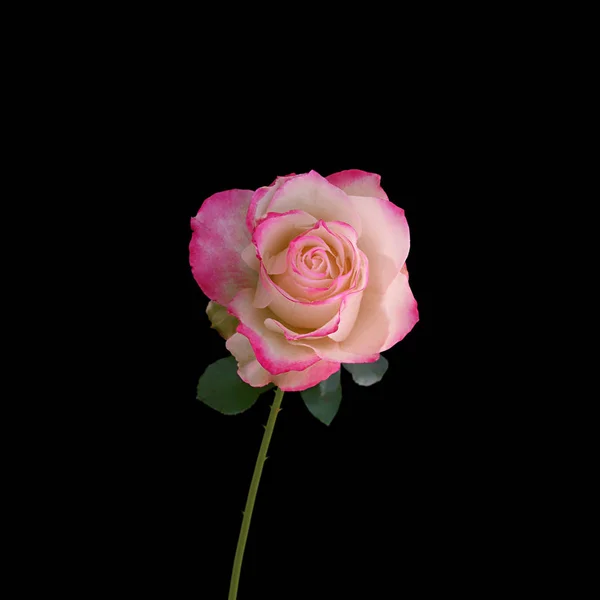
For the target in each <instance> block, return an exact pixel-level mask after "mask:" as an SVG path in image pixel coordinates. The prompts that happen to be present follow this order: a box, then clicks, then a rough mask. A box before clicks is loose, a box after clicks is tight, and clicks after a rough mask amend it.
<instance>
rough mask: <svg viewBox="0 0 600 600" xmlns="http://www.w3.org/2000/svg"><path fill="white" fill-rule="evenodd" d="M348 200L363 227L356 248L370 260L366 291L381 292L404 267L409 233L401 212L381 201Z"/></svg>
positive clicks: (408, 245)
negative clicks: (367, 288)
mask: <svg viewBox="0 0 600 600" xmlns="http://www.w3.org/2000/svg"><path fill="white" fill-rule="evenodd" d="M348 198H349V200H350V202H351V203H352V204H353V205H354V208H355V209H356V211H357V212H358V213H359V214H360V218H361V221H362V224H363V231H362V234H361V236H360V237H359V240H358V247H359V248H360V249H361V250H362V251H363V252H364V253H365V254H366V255H367V258H368V259H369V271H370V273H371V279H370V282H369V287H371V288H373V289H375V290H376V291H377V292H380V293H381V292H384V291H385V290H386V289H387V287H388V286H389V285H390V283H391V282H392V281H393V279H394V278H395V277H396V274H397V273H398V271H399V270H400V268H401V267H402V265H403V264H404V263H405V261H406V257H407V256H408V251H409V249H410V233H409V230H408V223H407V222H406V217H405V216H404V211H403V210H402V209H401V208H399V207H398V206H396V205H395V204H392V203H391V202H390V201H389V200H385V199H383V198H375V197H361V196H348Z"/></svg>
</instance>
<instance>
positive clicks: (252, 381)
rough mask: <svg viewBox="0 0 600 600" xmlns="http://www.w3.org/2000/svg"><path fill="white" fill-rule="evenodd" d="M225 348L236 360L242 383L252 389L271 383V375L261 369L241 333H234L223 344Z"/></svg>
mask: <svg viewBox="0 0 600 600" xmlns="http://www.w3.org/2000/svg"><path fill="white" fill-rule="evenodd" d="M225 346H226V347H227V350H229V352H231V354H233V356H234V357H235V359H236V360H237V362H238V375H239V376H240V378H241V379H242V380H243V381H245V382H246V383H247V384H249V385H251V386H252V387H263V386H264V385H267V383H270V382H271V378H272V375H271V374H270V373H269V372H268V371H266V370H265V369H263V368H262V367H261V366H260V364H259V362H258V361H257V360H256V356H255V355H254V351H253V350H252V346H251V345H250V342H249V341H248V338H247V337H244V336H243V335H242V334H241V333H234V334H233V335H232V336H231V337H230V338H229V339H228V340H227V342H225Z"/></svg>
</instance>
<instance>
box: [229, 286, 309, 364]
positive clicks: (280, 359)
mask: <svg viewBox="0 0 600 600" xmlns="http://www.w3.org/2000/svg"><path fill="white" fill-rule="evenodd" d="M253 298H254V291H253V290H252V289H245V290H242V291H241V292H239V293H238V294H237V295H236V297H235V298H234V299H233V300H232V301H231V303H230V304H229V306H228V308H229V311H230V312H231V313H232V314H233V315H235V316H236V317H237V318H238V319H239V320H240V324H239V325H238V328H237V332H238V333H241V334H242V335H245V336H246V337H247V338H248V339H249V340H250V344H251V346H252V349H253V350H254V353H255V354H256V358H257V360H258V362H259V363H260V364H261V365H262V366H263V367H264V368H265V369H267V371H269V372H270V373H272V374H273V375H280V374H281V373H286V372H287V371H291V370H294V371H303V370H304V369H307V368H308V367H310V366H311V365H314V364H315V363H316V362H318V361H319V357H318V356H317V355H316V354H315V352H314V351H313V350H312V349H310V348H306V347H295V346H293V345H291V344H290V343H289V342H288V341H287V340H286V339H285V338H284V337H283V336H282V335H281V334H278V333H274V332H273V331H271V330H269V329H268V328H267V327H266V326H265V320H266V319H268V318H273V317H274V315H273V313H272V312H271V311H270V310H268V309H259V308H256V307H254V306H253V304H252V301H253Z"/></svg>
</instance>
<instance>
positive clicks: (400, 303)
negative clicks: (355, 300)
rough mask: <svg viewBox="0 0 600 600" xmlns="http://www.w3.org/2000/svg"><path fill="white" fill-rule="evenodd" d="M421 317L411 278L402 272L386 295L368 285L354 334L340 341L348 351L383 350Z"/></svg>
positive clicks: (351, 333)
mask: <svg viewBox="0 0 600 600" xmlns="http://www.w3.org/2000/svg"><path fill="white" fill-rule="evenodd" d="M418 320H419V311H418V308H417V302H416V300H415V297H414V296H413V293H412V290H411V289H410V286H409V285H408V277H407V276H406V275H405V274H404V273H402V272H399V273H398V275H397V276H396V278H395V279H394V281H393V282H392V283H391V284H390V286H389V287H388V289H387V290H386V292H385V293H384V294H378V293H376V292H374V291H373V290H372V289H371V288H369V287H368V288H367V289H366V290H365V293H364V294H363V300H362V304H361V306H360V311H359V314H358V317H357V318H356V322H355V324H354V327H353V328H352V331H351V332H350V335H349V336H348V337H347V338H346V339H345V340H344V341H343V342H341V343H340V347H341V349H342V350H344V351H346V352H354V353H359V352H363V353H364V352H373V353H375V352H383V351H384V350H387V349H388V348H391V347H392V346H393V345H394V344H396V343H397V342H399V341H400V340H401V339H402V338H403V337H404V336H405V335H406V334H407V333H408V332H409V331H410V330H411V329H412V328H413V327H414V326H415V323H416V322H417V321H418Z"/></svg>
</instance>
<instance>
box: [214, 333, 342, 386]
mask: <svg viewBox="0 0 600 600" xmlns="http://www.w3.org/2000/svg"><path fill="white" fill-rule="evenodd" d="M225 345H226V346H227V349H228V350H229V352H231V354H233V356H234V357H235V359H236V360H237V361H238V375H239V376H240V378H241V379H242V380H243V381H245V382H246V383H247V384H249V385H251V386H253V387H263V386H265V385H267V384H268V383H271V382H272V383H274V384H275V385H276V386H278V387H280V388H281V389H282V390H283V391H284V392H300V391H302V390H306V389H308V388H310V387H313V386H314V385H317V384H318V383H320V382H321V381H323V380H324V379H327V378H328V377H329V376H330V375H332V374H333V373H335V372H336V371H337V370H338V369H339V368H340V363H337V362H330V361H325V360H319V361H318V362H316V363H315V364H314V365H312V366H310V367H308V368H307V369H305V370H304V371H290V372H288V373H283V374H282V375H271V373H269V372H268V371H266V370H265V369H264V368H263V367H262V366H261V365H260V364H259V362H258V361H257V360H256V356H255V355H254V351H253V350H252V346H251V345H250V342H249V341H248V338H246V337H244V336H243V335H242V334H241V333H236V334H234V335H233V336H232V337H230V338H229V339H228V340H227V342H226V344H225Z"/></svg>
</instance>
